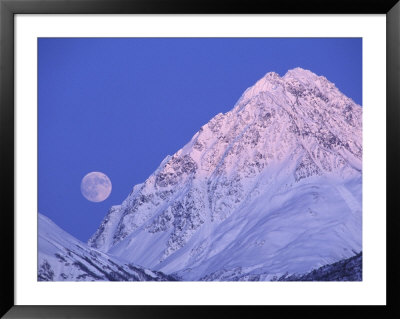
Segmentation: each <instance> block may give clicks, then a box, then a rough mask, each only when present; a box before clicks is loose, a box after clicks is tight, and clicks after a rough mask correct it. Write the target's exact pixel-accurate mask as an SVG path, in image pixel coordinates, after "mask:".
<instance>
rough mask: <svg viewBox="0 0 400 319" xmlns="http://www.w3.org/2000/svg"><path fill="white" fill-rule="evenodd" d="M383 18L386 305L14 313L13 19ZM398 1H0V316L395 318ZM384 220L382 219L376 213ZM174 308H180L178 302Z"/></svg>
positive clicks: (20, 309) (18, 309) (17, 309)
mask: <svg viewBox="0 0 400 319" xmlns="http://www.w3.org/2000/svg"><path fill="white" fill-rule="evenodd" d="M38 13H41V14H43V13H49V14H120V13H125V14H127V13H136V14H145V13H152V14H172V13H174V14H183V13H185V14H205V13H207V14H221V13H223V14H230V13H240V14H280V13H285V14H303V13H307V14H327V13H329V14H386V21H387V29H386V31H387V33H386V50H387V67H386V74H387V105H386V111H387V118H386V123H387V132H386V135H387V140H386V146H387V153H386V156H387V163H386V164H387V168H386V169H387V198H386V200H387V202H386V207H387V210H386V217H387V305H386V306H372V305H371V306H236V307H228V306H19V305H15V303H14V294H15V290H14V160H15V158H14V15H15V14H38ZM399 17H400V3H399V2H398V0H319V1H317V0H285V1H270V0H266V1H252V0H248V1H244V0H242V1H238V2H234V1H229V2H223V1H218V0H213V1H210V0H204V1H197V0H195V1H185V0H164V1H163V0H99V1H98V0H69V1H68V0H47V1H39V0H0V19H1V21H0V26H1V35H0V41H1V42H0V43H1V49H0V60H1V61H0V63H1V64H0V67H1V68H0V143H1V144H0V145H1V151H0V160H1V162H0V164H1V166H0V167H1V181H2V184H3V185H5V187H4V188H3V191H2V192H1V199H2V200H1V219H0V220H1V225H2V230H1V231H0V242H1V243H2V251H1V252H0V255H1V259H2V260H1V263H0V269H1V272H0V273H1V276H0V287H1V288H0V289H1V297H0V303H1V307H0V315H2V316H4V318H164V317H185V318H194V317H209V316H215V317H219V318H222V317H227V316H230V315H236V316H240V317H241V316H243V317H246V316H249V315H252V316H263V317H267V316H270V317H272V318H275V317H278V316H279V317H282V316H284V317H286V316H290V317H292V316H293V317H294V316H296V317H301V318H302V317H313V316H315V317H317V316H318V317H319V316H324V317H326V316H328V317H330V316H333V317H335V318H339V317H342V318H347V317H352V318H354V317H359V316H363V315H365V316H367V315H368V316H372V317H373V318H392V317H393V318H394V317H398V318H399V317H400V314H399V307H398V292H397V291H398V287H399V276H398V275H397V274H396V270H397V269H400V268H398V267H397V265H398V260H397V258H396V257H398V255H399V254H398V247H396V244H397V243H399V242H400V241H399V236H398V231H397V229H396V227H397V226H398V225H399V223H398V217H397V213H398V205H397V200H396V198H395V197H396V193H397V187H396V180H398V177H399V174H398V169H397V164H398V163H399V160H400V158H399V142H398V138H399V137H400V125H399V124H400V123H399V119H400V112H399V107H400V81H399V78H400V74H399V72H400V64H399V57H400V52H399V48H400V20H399ZM377 213H382V214H384V213H385V212H377ZM178 303H179V302H178Z"/></svg>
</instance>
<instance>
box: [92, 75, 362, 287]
mask: <svg viewBox="0 0 400 319" xmlns="http://www.w3.org/2000/svg"><path fill="white" fill-rule="evenodd" d="M361 182H362V109H361V107H360V106H359V105H356V104H355V103H354V102H353V101H352V100H351V99H350V98H347V97H346V96H344V95H343V94H342V93H341V92H340V91H339V90H338V89H337V88H336V87H335V86H334V84H332V83H331V82H329V81H328V80H327V79H326V78H325V77H323V76H317V75H315V74H314V73H312V72H310V71H308V70H303V69H301V68H296V69H293V70H290V71H288V72H287V73H286V75H285V76H283V77H280V76H279V75H278V74H276V73H274V72H270V73H267V74H266V75H265V76H264V77H263V78H262V79H260V80H259V81H258V82H257V83H256V84H255V85H254V86H252V87H250V88H249V89H247V90H246V91H245V92H244V94H243V95H242V97H241V98H240V99H239V101H238V102H237V104H236V105H235V106H234V108H233V109H232V110H231V111H230V112H227V113H225V114H221V113H220V114H218V115H216V116H215V117H214V118H213V119H211V120H210V121H209V122H208V123H207V124H206V125H204V126H203V127H202V128H201V129H200V131H199V132H197V133H196V134H195V135H194V136H193V138H192V139H191V141H190V142H189V143H188V144H187V145H185V146H184V147H183V148H182V149H180V150H179V151H178V152H176V153H175V154H174V155H173V156H168V157H167V158H165V159H164V161H163V162H162V163H161V164H160V166H159V168H158V169H157V170H156V171H155V172H154V173H153V174H152V175H151V176H150V177H149V178H148V179H147V180H146V181H145V182H144V183H143V184H140V185H136V186H135V187H134V188H133V190H132V192H131V193H130V194H129V196H128V197H127V198H126V199H125V201H124V202H123V203H122V204H121V205H120V206H113V207H112V208H111V209H110V211H109V213H108V214H107V216H106V217H105V219H104V220H103V222H102V224H101V226H100V227H99V229H98V230H97V231H96V233H95V234H94V235H93V236H92V237H91V239H90V240H89V245H90V246H91V247H94V248H96V249H99V250H101V251H104V252H110V253H112V254H113V255H116V256H119V257H121V258H123V259H126V260H128V261H130V262H134V263H136V264H139V265H143V266H145V267H149V268H152V269H157V270H160V271H163V272H165V273H169V274H171V273H174V274H177V275H179V276H181V277H182V278H183V279H185V280H199V279H200V278H204V277H206V276H208V275H210V274H212V273H215V272H217V271H221V270H224V271H234V270H235V269H238V268H240V269H242V270H243V271H244V272H246V273H253V274H261V273H262V274H269V275H266V276H265V278H264V280H270V279H271V278H273V277H274V276H281V275H283V274H286V273H289V274H293V273H306V272H308V271H311V270H312V269H315V268H318V267H320V266H323V265H326V264H329V263H333V262H335V261H338V260H341V259H344V258H349V257H351V256H353V255H354V254H355V252H359V251H361V185H362V184H361Z"/></svg>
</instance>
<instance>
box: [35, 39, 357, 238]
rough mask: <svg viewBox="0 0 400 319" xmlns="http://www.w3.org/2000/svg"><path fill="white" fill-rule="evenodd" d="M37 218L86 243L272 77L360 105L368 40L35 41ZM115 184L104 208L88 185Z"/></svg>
mask: <svg viewBox="0 0 400 319" xmlns="http://www.w3.org/2000/svg"><path fill="white" fill-rule="evenodd" d="M38 45H39V50H38V53H39V57H38V83H39V88H38V94H39V106H38V121H39V123H38V126H39V129H38V134H39V137H38V143H39V146H38V161H39V164H38V166H39V167H38V180H39V184H38V192H39V195H38V196H39V198H38V203H39V207H38V209H39V212H41V213H42V214H44V215H46V216H48V217H49V218H51V219H52V220H53V221H54V222H55V223H56V224H58V225H59V226H60V227H61V228H63V229H64V230H66V231H68V232H69V233H71V234H72V235H73V236H75V237H77V238H78V239H80V240H82V241H87V239H88V238H89V237H90V236H91V235H92V234H93V233H94V232H95V231H96V229H97V227H98V226H99V225H100V223H101V221H102V219H103V217H104V216H105V215H106V213H107V211H108V209H109V208H110V207H111V206H112V205H117V204H120V203H121V202H122V201H123V200H124V199H125V198H126V196H127V195H128V194H129V192H130V191H131V189H132V187H133V186H134V185H135V184H138V183H142V182H144V181H145V179H146V178H147V177H148V176H149V175H150V174H151V173H152V172H153V171H154V170H155V169H156V168H157V167H158V165H159V164H160V162H161V161H162V160H163V159H164V158H165V157H166V156H167V155H172V154H173V153H175V152H176V151H177V150H178V149H180V148H181V147H182V146H184V145H185V144H186V143H187V142H188V141H189V140H190V139H191V138H192V136H193V135H194V134H195V133H196V132H197V131H198V129H199V128H200V127H201V126H202V125H203V124H205V123H207V122H208V121H209V120H210V119H211V118H212V117H213V116H214V115H216V114H218V113H220V112H227V111H229V110H230V109H232V108H233V106H234V104H235V103H236V101H237V100H238V99H239V98H240V96H241V94H242V93H243V92H244V90H245V89H246V88H248V87H249V86H251V85H253V84H254V83H255V82H256V81H257V80H258V79H260V78H261V77H263V76H264V75H265V74H266V73H267V72H270V71H275V72H277V73H278V74H280V75H281V76H282V75H284V74H285V73H286V71H287V70H289V69H292V68H295V67H302V68H304V69H309V70H311V71H312V72H314V73H316V74H318V75H324V76H325V77H327V78H328V80H330V81H331V82H334V83H335V84H336V86H337V87H338V88H339V89H340V90H341V91H342V92H343V93H344V94H346V95H347V96H349V97H351V98H352V99H353V100H354V101H355V102H356V103H358V104H361V105H362V39H360V38H356V39H351V38H347V39H336V38H326V39H325V38H321V39H318V38H313V39H307V38H304V39H303V38H299V39H290V38H286V39H278V38H275V39H272V38H251V39H250V38H249V39H246V38H243V39H242V38H230V39H221V38H198V39H195V38H188V39H186V38H180V39H179V38H167V39H166V38H164V39H161V38H142V39H138V38H97V39H90V38H77V39H73V38H71V39H68V38H40V39H38ZM91 171H101V172H104V173H105V174H107V175H108V176H109V178H110V179H111V182H112V186H113V189H112V192H111V195H110V196H109V197H108V199H106V200H105V201H104V202H100V203H93V202H90V201H88V200H86V199H85V198H84V197H83V196H82V194H81V191H80V183H81V179H82V178H83V177H84V175H86V174H87V173H89V172H91Z"/></svg>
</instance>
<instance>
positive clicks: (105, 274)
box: [38, 214, 175, 281]
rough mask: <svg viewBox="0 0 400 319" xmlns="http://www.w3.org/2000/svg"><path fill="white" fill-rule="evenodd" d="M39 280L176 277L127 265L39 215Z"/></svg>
mask: <svg viewBox="0 0 400 319" xmlns="http://www.w3.org/2000/svg"><path fill="white" fill-rule="evenodd" d="M38 224H39V228H38V234H39V242H38V280H39V281H167V280H168V281H171V280H175V278H173V277H171V276H166V275H164V274H162V273H160V272H156V271H150V270H148V269H144V268H141V267H138V266H135V265H134V264H127V263H123V262H121V261H120V260H118V259H117V258H115V257H111V256H108V255H106V254H104V253H102V252H99V251H97V250H96V249H93V248H90V247H88V246H87V245H86V244H85V243H82V242H80V241H79V240H77V239H75V238H74V237H72V236H71V235H70V234H68V233H67V232H65V231H64V230H62V229H61V228H59V227H58V226H57V225H56V224H54V223H53V222H52V221H51V220H50V219H48V218H47V217H45V216H43V215H42V214H39V216H38Z"/></svg>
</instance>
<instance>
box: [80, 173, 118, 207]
mask: <svg viewBox="0 0 400 319" xmlns="http://www.w3.org/2000/svg"><path fill="white" fill-rule="evenodd" d="M111 188H112V187H111V181H110V179H109V178H108V176H107V175H106V174H104V173H102V172H91V173H89V174H87V175H85V177H84V178H82V182H81V192H82V195H83V196H84V197H85V198H86V199H87V200H90V201H91V202H96V203H98V202H102V201H103V200H105V199H106V198H107V197H108V196H109V195H110V193H111Z"/></svg>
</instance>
